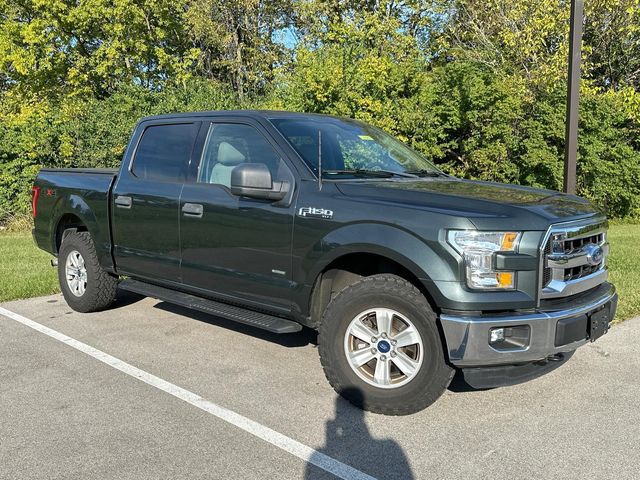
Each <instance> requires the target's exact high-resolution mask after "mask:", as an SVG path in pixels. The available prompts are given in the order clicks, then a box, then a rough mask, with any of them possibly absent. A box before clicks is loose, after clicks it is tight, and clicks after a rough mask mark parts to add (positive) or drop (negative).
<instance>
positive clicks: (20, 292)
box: [0, 232, 60, 302]
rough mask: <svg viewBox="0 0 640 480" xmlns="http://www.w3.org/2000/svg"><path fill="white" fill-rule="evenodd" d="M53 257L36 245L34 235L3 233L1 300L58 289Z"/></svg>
mask: <svg viewBox="0 0 640 480" xmlns="http://www.w3.org/2000/svg"><path fill="white" fill-rule="evenodd" d="M50 259H51V255H49V254H48V253H46V252H43V251H42V250H39V249H38V248H37V247H36V246H35V244H34V243H33V239H32V238H31V234H29V233H20V232H16V233H14V232H9V233H7V232H0V302H5V301H7V300H13V299H16V298H27V297H37V296H40V295H49V294H51V293H56V292H58V291H59V290H60V289H59V287H58V276H57V274H56V269H55V268H52V267H51V264H50V263H49V260H50Z"/></svg>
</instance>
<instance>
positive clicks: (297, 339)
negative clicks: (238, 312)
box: [153, 301, 318, 348]
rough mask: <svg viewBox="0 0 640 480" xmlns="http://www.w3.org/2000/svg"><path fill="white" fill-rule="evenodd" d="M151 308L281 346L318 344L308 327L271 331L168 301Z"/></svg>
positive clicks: (316, 335)
mask: <svg viewBox="0 0 640 480" xmlns="http://www.w3.org/2000/svg"><path fill="white" fill-rule="evenodd" d="M153 308H157V309H160V310H164V311H165V312H169V313H173V314H176V315H181V316H183V317H188V318H191V319H193V320H198V321H200V322H204V323H208V324H210V325H217V326H220V327H223V328H226V329H228V330H231V331H234V332H238V333H242V334H244V335H251V336H252V337H255V338H259V339H261V340H266V341H268V342H272V343H276V344H278V345H282V346H283V347H292V348H293V347H304V346H306V345H314V346H317V345H318V334H317V333H316V332H315V331H314V330H311V329H310V328H306V327H303V328H302V330H301V331H300V332H296V333H285V334H277V333H271V332H268V331H266V330H261V329H259V328H256V327H252V326H250V325H244V324H242V323H238V322H234V321H232V320H227V319H225V318H221V317H216V316H215V315H211V314H208V313H203V312H199V311H197V310H191V309H189V308H186V307H181V306H180V305H175V304H172V303H168V302H162V301H160V302H158V303H156V304H155V305H154V306H153Z"/></svg>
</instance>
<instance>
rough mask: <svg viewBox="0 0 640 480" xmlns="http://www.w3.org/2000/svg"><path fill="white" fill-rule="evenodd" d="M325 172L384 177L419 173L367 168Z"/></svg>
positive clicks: (327, 172) (328, 172) (329, 173)
mask: <svg viewBox="0 0 640 480" xmlns="http://www.w3.org/2000/svg"><path fill="white" fill-rule="evenodd" d="M322 173H323V174H328V175H361V176H367V175H371V176H375V177H382V178H391V177H403V178H417V177H418V175H414V174H413V173H410V172H394V171H392V170H368V169H365V168H357V169H355V170H322Z"/></svg>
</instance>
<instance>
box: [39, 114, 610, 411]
mask: <svg viewBox="0 0 640 480" xmlns="http://www.w3.org/2000/svg"><path fill="white" fill-rule="evenodd" d="M33 214H34V217H35V228H34V232H33V234H34V238H35V241H36V243H37V244H38V246H39V247H40V248H42V249H44V250H46V251H47V252H51V253H52V254H53V255H55V256H56V257H57V265H58V272H59V278H60V285H61V287H62V291H63V293H64V297H65V299H66V301H67V302H68V303H69V305H70V306H71V307H72V308H73V309H75V310H77V311H80V312H90V311H94V310H98V309H104V308H107V307H108V306H109V304H110V303H111V302H112V301H113V300H114V298H115V296H116V290H117V288H120V289H124V290H129V291H133V292H137V293H139V294H142V295H145V296H150V297H154V298H157V299H161V300H164V301H168V302H173V303H176V304H180V305H183V306H186V307H189V308H194V309H198V310H202V311H204V312H209V313H212V314H214V315H217V316H220V317H224V318H227V319H231V320H234V321H237V322H241V323H245V324H249V325H253V326H255V327H257V328H262V329H265V330H269V331H272V332H277V333H289V332H296V331H299V330H300V329H301V328H302V326H306V327H310V328H312V329H316V330H317V331H318V332H319V335H318V345H319V352H320V359H321V362H322V366H323V367H324V371H325V373H326V376H327V378H328V380H329V382H330V383H331V385H333V387H334V388H335V389H336V390H337V391H338V392H339V393H341V394H342V395H344V396H346V397H347V398H348V399H349V400H351V401H352V402H354V403H357V404H358V405H359V406H361V407H362V408H365V409H368V410H371V411H374V412H380V413H385V414H392V415H402V414H408V413H412V412H416V411H418V410H420V409H422V408H425V407H426V406H428V405H430V404H431V403H433V402H434V401H435V400H436V399H437V398H438V397H439V396H440V395H441V394H442V393H443V391H444V390H445V389H446V388H447V387H448V385H449V383H450V382H451V379H452V377H453V375H454V373H455V371H456V369H459V370H461V372H462V375H463V376H464V379H465V380H466V382H467V383H468V384H470V385H471V386H473V387H476V388H490V387H497V386H502V385H509V384H515V383H519V382H523V381H525V380H528V379H531V378H534V377H536V376H539V375H542V374H544V373H546V372H548V371H550V370H552V369H554V368H555V367H557V366H559V365H561V364H562V363H563V362H565V361H566V360H567V359H568V358H569V357H570V356H571V355H572V354H573V352H574V351H575V350H576V349H577V348H578V347H580V346H581V345H584V344H585V343H587V342H590V341H591V342H592V341H595V340H596V339H597V338H598V337H600V336H601V335H603V334H604V333H606V332H607V330H608V328H609V323H610V321H611V320H612V319H613V317H614V315H615V311H616V303H617V296H616V293H615V289H614V287H613V286H612V285H611V284H610V283H608V282H607V267H606V257H607V253H608V248H609V247H608V243H607V221H606V218H604V217H603V216H602V215H601V214H599V213H598V212H597V211H596V210H595V209H594V208H593V207H592V206H591V205H590V204H589V203H588V202H587V201H586V200H583V199H581V198H579V197H575V196H570V195H565V194H561V193H558V192H553V191H547V190H537V189H532V188H525V187H519V186H511V185H501V184H496V183H487V182H476V181H467V180H461V179H458V178H454V177H451V176H449V175H446V174H444V173H442V172H441V171H439V170H438V169H437V168H436V167H435V166H434V165H433V163H431V162H430V161H429V160H427V159H425V158H424V157H422V156H420V155H419V154H417V153H416V152H414V151H413V150H411V149H410V148H408V147H407V146H405V145H404V144H402V143H401V142H399V141H398V140H395V139H394V138H392V137H390V136H389V135H387V134H385V133H383V132H382V131H380V130H378V129H376V128H374V127H371V126H368V125H366V124H363V123H361V122H357V121H354V120H349V119H341V118H334V117H329V116H321V115H308V114H297V113H285V112H268V111H228V112H202V113H190V114H176V115H166V116H159V117H150V118H144V119H142V120H141V121H140V122H139V123H138V124H137V126H136V128H135V131H134V132H133V136H132V138H131V141H130V144H129V146H128V149H127V151H126V153H125V155H124V159H123V161H122V166H121V167H120V170H119V171H116V170H97V169H96V170H93V169H66V170H65V169H62V170H51V169H43V170H41V172H40V174H39V175H38V177H37V180H36V182H35V186H34V187H33ZM229 348H232V346H230V347H229ZM559 389H560V388H559Z"/></svg>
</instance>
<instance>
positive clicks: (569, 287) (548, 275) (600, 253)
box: [540, 221, 609, 298]
mask: <svg viewBox="0 0 640 480" xmlns="http://www.w3.org/2000/svg"><path fill="white" fill-rule="evenodd" d="M606 236H607V222H606V221H601V222H597V223H589V224H585V223H572V224H564V225H554V226H553V227H552V228H551V229H550V230H549V232H547V235H546V237H545V241H544V243H543V246H542V248H541V269H542V275H541V279H540V289H541V292H540V298H558V297H566V296H570V295H575V294H576V293H580V292H584V291H586V290H589V289H591V288H593V287H596V286H597V285H599V284H601V283H602V282H604V281H606V279H607V268H606V256H607V254H608V252H609V245H608V244H607V241H606Z"/></svg>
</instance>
